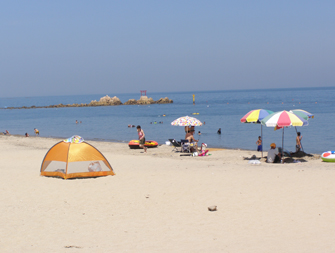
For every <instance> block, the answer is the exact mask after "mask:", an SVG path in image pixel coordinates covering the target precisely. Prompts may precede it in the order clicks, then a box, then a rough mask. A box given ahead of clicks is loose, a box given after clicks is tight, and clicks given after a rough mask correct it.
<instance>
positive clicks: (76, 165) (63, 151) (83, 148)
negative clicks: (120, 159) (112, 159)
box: [41, 141, 115, 179]
mask: <svg viewBox="0 0 335 253" xmlns="http://www.w3.org/2000/svg"><path fill="white" fill-rule="evenodd" d="M108 175H115V173H114V171H113V169H112V166H111V165H110V164H109V162H108V161H107V159H106V158H105V157H104V156H103V154H101V152H100V151H99V150H97V149H96V148H95V147H93V146H92V145H90V144H88V143H87V142H81V143H69V142H64V141H61V142H58V143H57V144H55V145H54V146H53V147H51V148H50V149H49V151H48V152H47V154H46V155H45V157H44V159H43V162H42V165H41V176H50V177H61V178H64V179H67V178H80V177H100V176H108Z"/></svg>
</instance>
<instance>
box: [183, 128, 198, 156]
mask: <svg viewBox="0 0 335 253" xmlns="http://www.w3.org/2000/svg"><path fill="white" fill-rule="evenodd" d="M193 135H194V130H190V131H189V133H188V134H186V136H185V139H186V140H188V142H189V143H193V144H194V145H195V150H196V151H197V150H198V141H199V140H196V139H194V136H193Z"/></svg>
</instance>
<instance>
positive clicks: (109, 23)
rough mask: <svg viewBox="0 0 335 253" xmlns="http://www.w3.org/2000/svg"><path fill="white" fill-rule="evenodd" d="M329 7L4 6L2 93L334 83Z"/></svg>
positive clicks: (209, 0)
mask: <svg viewBox="0 0 335 253" xmlns="http://www.w3.org/2000/svg"><path fill="white" fill-rule="evenodd" d="M334 13H335V1H333V0H331V1H326V0H324V1H323V0H318V1H316V0H308V1H300V0H296V1H295V0H290V1H287V0H281V1H269V0H264V1H258V0H254V1H250V0H234V1H231V0H229V1H228V0H227V1H226V0H219V1H217V0H206V1H205V0H203V1H198V0H189V1H186V0H169V1H164V0H161V1H160V0H159V1H158V0H137V1H135V0H128V1H127V0H123V1H121V0H106V1H105V0H97V1H88V0H80V1H79V0H78V1H77V0H72V1H71V0H67V1H63V0H57V1H51V0H44V1H35V0H29V1H26V0H24V1H16V0H12V1H2V2H1V4H0V88H1V93H0V97H22V96H49V95H74V94H80V95H81V94H109V95H113V94H118V93H133V92H135V93H136V92H139V90H148V92H176V91H177V92H178V91H202V90H235V89H264V88H266V89H272V88H289V87H292V88H299V87H302V88H303V87H321V86H323V87H325V86H335V71H334V66H335V46H334V45H335V29H334V24H335V15H334Z"/></svg>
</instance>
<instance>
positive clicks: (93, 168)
mask: <svg viewBox="0 0 335 253" xmlns="http://www.w3.org/2000/svg"><path fill="white" fill-rule="evenodd" d="M88 171H91V172H94V171H102V168H101V165H100V163H99V162H98V161H96V162H91V163H90V164H89V165H88Z"/></svg>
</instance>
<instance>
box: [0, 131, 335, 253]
mask: <svg viewBox="0 0 335 253" xmlns="http://www.w3.org/2000/svg"><path fill="white" fill-rule="evenodd" d="M0 141H1V144H2V145H1V147H0V150H1V151H0V153H1V156H0V157H1V167H0V169H1V174H2V176H1V178H0V187H1V192H0V203H1V206H0V222H1V226H0V252H286V253H287V252H294V253H296V252H313V253H314V252H335V243H334V239H333V235H334V234H335V202H334V197H335V184H334V178H335V167H334V163H325V162H322V161H321V159H320V158H319V157H308V158H304V160H302V162H300V163H285V164H267V163H265V162H264V160H261V164H259V165H253V164H249V163H248V161H247V160H244V159H243V157H250V156H252V155H257V156H260V153H257V152H256V151H243V150H211V151H210V152H209V153H210V154H211V155H210V156H206V157H185V156H180V154H179V153H175V152H172V151H171V150H172V149H173V147H172V146H166V145H161V146H159V147H158V148H155V149H148V153H147V154H144V153H143V150H131V149H129V148H128V146H127V145H126V144H122V143H110V142H94V141H88V142H89V143H90V144H92V145H94V146H95V147H96V148H97V149H99V150H100V151H101V152H102V153H103V154H104V156H105V157H106V158H107V159H108V160H109V162H110V164H111V165H112V167H113V169H114V172H115V173H116V175H115V176H107V177H99V178H88V179H74V180H63V179H60V178H51V177H42V176H40V175H39V174H40V166H41V162H42V160H43V157H44V156H45V154H46V152H47V151H48V150H49V148H50V147H52V146H53V145H54V144H55V143H57V142H58V141H59V139H52V138H40V137H29V138H25V137H19V136H0ZM265 154H266V153H265ZM212 205H216V206H217V211H214V212H210V211H209V210H208V207H209V206H212Z"/></svg>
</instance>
